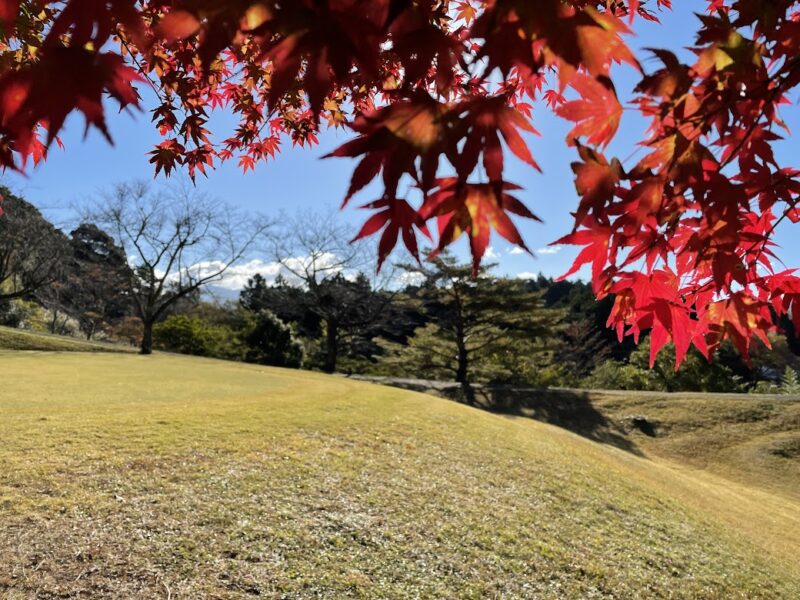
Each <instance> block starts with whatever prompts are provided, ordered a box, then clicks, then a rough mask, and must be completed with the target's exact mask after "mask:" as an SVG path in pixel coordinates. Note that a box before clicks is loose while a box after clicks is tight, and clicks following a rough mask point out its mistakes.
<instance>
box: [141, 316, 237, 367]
mask: <svg viewBox="0 0 800 600" xmlns="http://www.w3.org/2000/svg"><path fill="white" fill-rule="evenodd" d="M235 335H236V334H235V333H234V332H232V331H227V330H225V329H224V328H221V327H214V326H211V325H209V324H208V323H206V322H205V321H203V320H202V319H198V318H196V317H188V316H186V315H172V316H171V317H169V318H168V319H166V320H164V321H163V322H161V323H159V324H157V325H156V326H155V327H154V328H153V345H154V347H156V348H158V349H160V350H166V351H168V352H178V353H180V354H192V355H195V356H210V357H215V358H225V356H224V354H226V353H225V352H223V351H221V348H222V347H224V345H225V342H226V341H228V340H230V338H232V337H235Z"/></svg>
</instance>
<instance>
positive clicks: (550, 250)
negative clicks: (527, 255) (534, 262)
mask: <svg viewBox="0 0 800 600" xmlns="http://www.w3.org/2000/svg"><path fill="white" fill-rule="evenodd" d="M563 249H564V246H545V247H544V248H539V249H538V250H537V251H536V252H535V253H534V254H558V253H559V252H561V251H562V250H563Z"/></svg>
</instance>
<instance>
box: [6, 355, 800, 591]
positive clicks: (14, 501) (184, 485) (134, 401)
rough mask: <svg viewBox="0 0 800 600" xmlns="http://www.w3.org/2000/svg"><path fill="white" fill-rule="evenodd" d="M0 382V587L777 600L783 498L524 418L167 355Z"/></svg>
mask: <svg viewBox="0 0 800 600" xmlns="http://www.w3.org/2000/svg"><path fill="white" fill-rule="evenodd" d="M0 381H2V387H1V388H0V415H2V419H0V440H2V443H1V444H0V531H2V536H0V596H1V597H7V598H29V597H34V598H72V597H104V598H106V597H108V598H133V597H137V598H139V597H143V598H150V597H152V598H157V597H163V598H166V597H172V598H206V597H208V598H248V597H256V596H260V597H268V598H286V597H290V598H296V597H309V598H310V597H314V598H318V597H325V598H341V597H361V598H376V597H378V598H409V597H420V598H448V597H450V598H550V597H562V598H603V597H616V598H726V599H727V598H737V597H738V598H794V597H800V567H798V564H797V561H796V556H798V554H800V540H798V531H800V518H799V517H798V514H800V511H798V508H800V505H798V503H797V502H796V501H795V500H794V499H792V498H791V497H789V496H788V495H781V494H770V493H767V492H766V491H764V490H761V489H757V488H755V487H751V486H749V485H747V484H745V483H743V482H736V483H734V482H732V481H731V480H730V479H723V478H722V477H720V476H719V475H714V474H709V473H707V472H705V471H702V470H699V469H697V468H694V467H691V466H687V463H685V462H680V463H679V462H676V461H675V460H674V459H669V460H668V459H666V458H657V457H656V458H653V459H647V458H642V457H639V456H635V455H633V454H631V453H629V452H625V451H623V450H619V449H617V448H613V447H609V446H606V445H603V444H599V443H596V442H592V441H589V440H586V439H583V438H581V437H578V436H576V435H574V434H572V433H569V432H567V431H564V430H562V429H558V428H555V427H552V426H549V425H545V424H541V423H537V422H535V421H532V420H530V419H525V418H511V417H503V416H497V415H492V414H488V413H485V412H481V411H478V410H476V409H472V408H468V407H465V406H461V405H458V404H455V403H452V402H448V401H446V400H441V399H436V398H433V397H430V396H426V395H422V394H415V393H411V392H406V391H402V390H396V389H390V388H385V387H380V386H374V385H371V384H367V383H358V382H353V381H349V380H345V379H342V378H336V377H328V376H324V375H318V374H312V373H307V372H298V371H287V370H279V369H266V368H261V367H255V366H247V365H241V364H235V363H224V362H217V361H211V360H203V359H196V358H188V357H177V356H153V357H141V356H135V355H112V354H78V353H75V354H61V353H55V354H26V353H11V352H8V353H3V354H0Z"/></svg>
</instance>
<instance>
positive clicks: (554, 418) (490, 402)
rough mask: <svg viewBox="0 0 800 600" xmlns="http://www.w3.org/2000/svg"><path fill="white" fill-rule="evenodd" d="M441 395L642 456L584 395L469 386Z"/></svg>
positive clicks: (563, 391) (528, 389)
mask: <svg viewBox="0 0 800 600" xmlns="http://www.w3.org/2000/svg"><path fill="white" fill-rule="evenodd" d="M441 391H442V392H443V394H442V395H444V396H446V397H448V398H450V399H451V400H455V401H457V402H461V403H463V404H468V405H470V406H474V407H476V408H480V409H483V410H488V411H491V412H494V413H499V414H505V415H514V416H519V417H526V418H529V419H535V420H537V421H541V422H543V423H548V424H550V425H556V426H557V427H562V428H564V429H567V430H569V431H572V432H573V433H577V434H578V435H580V436H583V437H585V438H588V439H590V440H593V441H595V442H600V443H602V444H609V445H611V446H614V447H616V448H619V449H621V450H625V451H626V452H630V453H632V454H635V455H637V456H642V455H643V454H642V452H641V451H640V450H639V449H638V448H637V447H636V445H635V444H634V443H633V442H632V441H631V440H630V439H629V438H628V437H627V436H626V434H625V430H624V429H622V428H621V427H619V426H618V425H616V424H615V423H614V422H612V421H610V420H609V419H607V418H606V417H605V416H604V415H603V414H602V413H600V412H599V411H598V410H597V409H596V408H595V407H594V406H593V405H592V402H591V399H590V397H589V394H587V393H586V392H581V391H578V390H565V389H537V388H515V387H508V386H499V385H498V386H491V385H486V386H484V385H469V384H461V385H460V386H458V385H454V386H448V387H447V388H445V389H442V390H441Z"/></svg>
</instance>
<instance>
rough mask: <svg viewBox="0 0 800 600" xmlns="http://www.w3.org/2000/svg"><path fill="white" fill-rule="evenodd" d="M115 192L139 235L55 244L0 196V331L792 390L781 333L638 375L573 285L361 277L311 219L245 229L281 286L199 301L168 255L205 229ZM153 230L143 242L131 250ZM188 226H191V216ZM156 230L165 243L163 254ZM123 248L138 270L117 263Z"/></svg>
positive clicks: (660, 362)
mask: <svg viewBox="0 0 800 600" xmlns="http://www.w3.org/2000/svg"><path fill="white" fill-rule="evenodd" d="M117 191H118V192H119V193H118V197H119V199H120V200H122V201H126V202H129V201H132V202H133V203H134V205H136V206H138V207H139V209H138V212H136V211H134V213H135V214H134V215H133V216H134V218H141V216H142V215H150V216H149V217H148V218H147V219H141V222H138V223H137V222H125V223H121V221H120V219H117V221H114V219H110V220H109V219H108V218H106V219H105V220H104V223H103V225H105V228H104V227H101V226H100V225H98V224H97V223H96V222H89V221H87V222H85V223H83V224H81V225H79V226H78V227H76V228H75V229H73V230H72V231H71V232H69V234H65V233H64V232H62V231H61V230H60V229H58V228H57V227H55V226H54V225H52V224H51V223H49V222H48V221H47V219H45V218H44V217H43V216H42V215H41V213H40V212H39V211H38V210H37V209H36V208H35V207H34V206H33V205H31V204H30V203H28V202H26V201H25V200H24V199H23V198H20V197H18V196H15V195H13V194H11V193H10V192H8V191H7V190H5V192H4V194H3V195H4V198H5V200H4V203H3V207H4V209H5V210H4V215H3V216H2V217H0V324H2V325H5V326H10V327H19V328H26V329H32V330H41V331H48V332H50V333H54V334H61V335H71V336H82V337H84V338H86V339H90V340H91V339H98V340H107V341H115V342H118V343H127V344H132V345H137V346H139V347H140V348H142V350H143V351H144V352H145V353H147V351H149V349H152V348H156V349H160V350H164V351H170V352H179V353H186V354H193V355H199V356H207V357H213V358H220V359H225V360H237V361H245V362H252V363H259V364H265V365H274V366H281V367H294V368H307V369H318V370H322V371H327V372H340V373H347V374H364V375H388V376H395V377H410V378H420V379H439V380H454V381H459V382H491V383H497V384H510V385H520V386H559V387H586V388H595V389H631V390H662V391H713V392H747V391H756V392H773V393H781V392H783V393H796V392H799V391H800V385H798V378H797V370H798V369H799V368H800V359H798V353H800V343H799V342H798V340H797V339H796V337H795V336H794V334H793V332H792V330H791V327H790V326H789V327H788V331H787V329H786V328H783V329H782V330H783V331H784V332H785V333H774V334H771V336H770V338H771V342H772V349H771V350H768V349H766V348H765V347H760V348H758V349H757V350H756V351H755V352H754V353H753V357H752V361H751V364H749V365H748V364H746V363H745V362H744V361H743V360H742V358H741V357H740V356H739V354H738V353H737V352H736V350H735V349H734V348H733V347H731V346H728V345H723V346H722V348H721V349H720V351H719V352H718V353H717V355H716V357H715V359H714V361H713V362H710V363H709V362H708V361H706V360H705V359H704V358H703V357H702V356H701V355H700V354H699V352H696V351H694V350H693V351H692V352H690V354H689V356H688V357H687V359H686V360H685V361H684V362H683V364H682V365H681V367H680V369H679V370H677V371H676V370H675V369H674V351H673V352H664V353H661V354H660V355H659V356H658V358H657V360H656V363H655V365H654V367H653V368H652V369H650V368H649V365H648V362H649V345H648V340H647V337H646V336H644V338H643V340H641V342H640V344H639V345H638V346H637V345H635V344H634V343H633V341H632V340H631V339H630V338H626V339H625V340H624V341H622V342H620V341H619V340H618V339H617V336H616V333H615V332H614V331H612V330H610V329H608V328H607V327H606V320H607V317H608V314H609V312H610V309H611V305H612V303H613V298H611V297H609V298H606V299H604V300H603V301H600V302H598V301H597V300H595V297H594V295H593V293H592V290H591V287H590V286H589V285H588V284H586V283H583V282H581V281H560V282H556V281H553V280H552V279H550V278H547V277H543V276H539V277H538V278H535V279H515V278H508V277H501V276H498V275H497V274H496V273H495V269H494V268H493V266H492V265H485V266H484V267H482V268H481V270H480V271H479V273H478V275H477V277H474V276H473V274H472V266H471V265H468V264H461V263H459V262H458V261H457V260H456V259H455V258H454V257H453V256H451V255H449V254H446V253H445V254H441V255H439V256H437V257H436V258H434V259H433V260H430V261H426V262H424V263H423V264H422V265H418V264H399V265H394V267H393V270H392V274H391V276H390V277H384V278H383V279H381V280H379V279H377V278H376V277H374V276H372V275H371V274H370V272H369V271H368V270H367V269H362V267H363V266H364V265H365V264H366V263H367V262H368V261H362V260H360V257H359V254H358V252H357V251H353V250H351V249H349V248H348V249H343V248H342V247H338V246H337V247H334V246H333V245H330V247H328V244H333V240H340V239H341V238H342V236H341V235H339V234H340V233H341V232H330V231H326V228H328V229H329V228H330V227H332V225H330V224H329V223H327V222H326V221H325V219H320V220H318V221H317V222H316V223H315V224H314V225H313V226H310V225H309V224H308V223H305V224H304V226H302V227H301V226H298V225H299V224H298V223H294V224H290V226H289V229H290V230H288V231H286V230H285V231H282V232H278V233H276V234H274V235H272V236H271V237H270V236H269V235H267V228H266V227H265V228H262V229H261V230H259V234H261V235H262V236H263V237H264V240H265V241H266V242H265V243H264V244H261V245H259V248H262V249H263V248H267V247H269V248H270V249H269V250H264V252H265V256H266V257H267V258H269V259H270V260H272V261H274V264H275V265H279V266H280V267H281V268H280V269H279V271H280V273H279V274H278V275H277V277H272V276H270V278H269V279H268V278H267V275H269V274H267V273H265V274H264V275H261V274H257V275H255V276H253V277H252V278H250V279H249V281H248V282H247V284H246V286H245V287H244V288H243V289H242V290H241V292H240V294H239V296H238V298H237V299H235V300H234V299H229V300H227V301H224V302H222V301H218V300H212V299H210V297H209V295H208V294H205V293H203V289H204V286H206V285H207V284H209V283H214V282H215V281H217V280H218V276H214V277H204V276H201V275H198V274H196V273H195V274H194V275H193V272H192V271H191V269H190V268H189V267H188V266H186V264H185V263H187V261H188V259H189V258H190V257H191V256H192V255H191V254H187V255H185V256H184V255H181V254H179V252H183V251H184V250H185V246H186V244H187V243H188V241H192V242H194V243H199V242H198V237H199V235H200V234H199V233H198V231H200V232H202V233H203V234H204V235H209V232H210V231H211V230H212V229H213V227H211V224H212V220H209V221H207V222H206V223H205V224H204V225H203V226H202V227H201V228H197V227H195V228H194V229H192V235H191V236H189V235H185V236H183V235H181V232H182V229H181V228H182V227H183V228H186V227H187V225H186V223H187V219H189V217H188V216H187V215H178V217H177V218H175V215H176V214H177V213H176V212H175V210H174V208H175V207H174V205H169V206H168V208H169V210H168V211H166V212H164V211H162V209H164V208H165V205H164V201H163V199H162V200H160V201H159V202H160V204H159V203H155V202H154V201H152V199H150V200H148V203H145V204H142V198H144V197H145V196H146V194H145V193H144V192H143V191H142V190H139V192H136V190H134V189H133V188H130V187H127V188H120V189H118V190H117ZM136 193H138V194H139V195H138V196H137V195H136ZM132 194H133V200H132ZM136 202H138V204H136ZM156 204H158V206H157V208H158V210H156V209H155V208H153V207H154V206H156ZM145 205H146V206H147V207H149V209H148V210H144V209H142V206H145ZM120 206H122V205H120ZM182 206H184V208H186V205H182ZM159 211H161V212H159ZM104 215H105V217H108V214H106V213H104ZM137 215H138V217H137ZM154 215H156V216H159V219H155V217H154ZM167 215H172V217H173V220H172V221H170V220H169V218H167ZM101 216H103V215H101ZM208 219H211V216H208ZM156 220H158V221H159V222H158V226H159V229H158V232H157V233H153V236H152V240H149V241H146V239H145V238H144V237H142V236H141V235H140V236H139V237H138V238H137V237H136V233H138V232H139V231H145V230H146V228H147V227H151V226H152V224H153V222H154V221H156ZM191 220H192V221H193V222H197V221H198V219H197V214H196V212H195V214H193V216H192V217H191ZM109 223H111V224H112V225H113V224H116V227H114V226H111V227H109ZM122 225H124V226H125V227H127V228H128V229H129V231H128V232H127V234H126V232H125V231H124V230H123V229H122V228H121V226H122ZM233 230H234V229H231V230H230V231H233ZM12 232H13V234H12ZM165 232H166V233H169V234H170V235H172V234H174V235H173V237H174V238H175V240H177V242H175V244H174V245H173V246H170V245H169V244H168V243H166V241H165V240H167V241H169V239H168V237H169V236H167V237H165V235H164V234H165ZM176 232H177V233H176ZM333 233H335V235H334V234H333ZM131 234H133V235H131ZM329 234H330V235H329ZM126 235H127V237H126ZM291 238H294V243H292V244H288V243H287V240H289V239H291ZM181 240H184V241H183V242H181ZM254 240H256V237H252V238H251V240H249V241H254ZM131 242H133V243H134V247H135V248H136V250H137V251H138V252H139V254H140V256H139V260H138V261H137V260H132V259H131V258H130V257H131V254H130V249H129V248H127V247H126V244H127V245H130V243H131ZM228 242H229V240H228ZM147 243H149V244H151V245H155V246H156V247H155V248H148V247H146V244H147ZM158 244H161V245H160V246H159V245H158ZM244 247H245V245H244V244H243V245H241V248H244ZM247 247H249V244H248V246H247ZM176 251H179V252H178V253H177V254H176ZM151 254H152V258H151ZM160 254H164V255H174V257H175V260H174V261H173V262H181V263H184V264H183V266H180V265H179V266H178V267H177V269H178V270H177V271H176V270H175V267H174V265H173V266H169V267H163V266H159V265H160V264H161V263H160V262H159V261H160V260H161V258H163V256H160ZM239 254H240V256H243V251H242V252H240V253H239ZM237 258H238V257H237ZM156 259H159V260H156ZM233 262H234V261H233V260H231V261H230V263H228V264H233ZM265 264H267V263H265ZM171 269H172V270H171ZM181 269H183V270H181ZM206 271H207V270H206ZM176 273H177V275H176ZM217 275H219V274H217ZM273 275H274V273H273ZM148 311H149V312H148ZM782 325H785V324H782ZM148 338H149V339H148ZM670 354H672V356H670Z"/></svg>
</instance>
